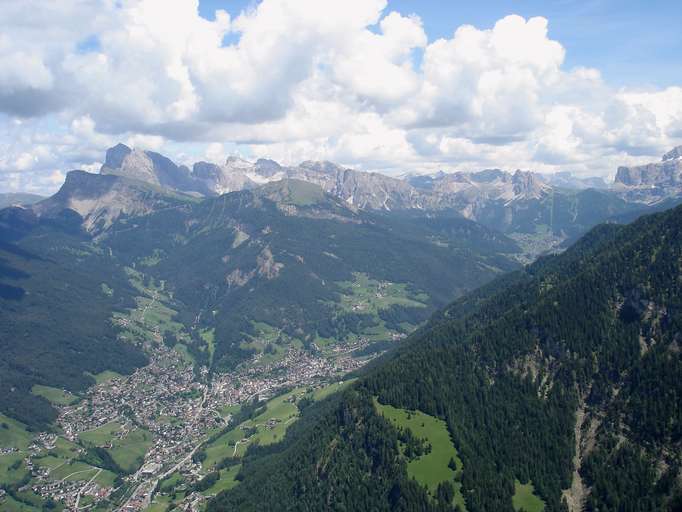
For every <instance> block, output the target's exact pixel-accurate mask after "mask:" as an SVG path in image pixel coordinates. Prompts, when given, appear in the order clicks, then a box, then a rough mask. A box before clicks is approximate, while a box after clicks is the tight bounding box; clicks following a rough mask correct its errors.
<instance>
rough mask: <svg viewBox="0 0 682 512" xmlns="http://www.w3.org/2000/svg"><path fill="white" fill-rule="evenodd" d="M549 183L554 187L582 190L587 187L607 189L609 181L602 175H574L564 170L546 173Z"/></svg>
mask: <svg viewBox="0 0 682 512" xmlns="http://www.w3.org/2000/svg"><path fill="white" fill-rule="evenodd" d="M545 179H546V181H547V183H549V184H550V185H552V186H553V187H559V188H568V189H575V190H582V189H586V188H596V189H600V190H603V189H607V188H609V185H608V183H606V181H604V178H600V177H583V176H574V175H573V174H571V173H570V172H566V171H562V172H556V173H554V174H547V175H545Z"/></svg>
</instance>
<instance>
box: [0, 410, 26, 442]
mask: <svg viewBox="0 0 682 512" xmlns="http://www.w3.org/2000/svg"><path fill="white" fill-rule="evenodd" d="M31 439H32V436H31V433H30V432H29V431H28V430H26V426H25V425H24V424H23V423H19V422H18V421H16V420H14V419H12V418H8V417H7V416H4V415H2V414H0V446H2V447H3V448H16V449H17V450H23V449H26V448H27V447H28V445H29V444H31Z"/></svg>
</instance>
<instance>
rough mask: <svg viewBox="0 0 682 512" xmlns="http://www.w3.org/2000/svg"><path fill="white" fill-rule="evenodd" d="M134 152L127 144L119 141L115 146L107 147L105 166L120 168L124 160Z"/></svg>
mask: <svg viewBox="0 0 682 512" xmlns="http://www.w3.org/2000/svg"><path fill="white" fill-rule="evenodd" d="M131 152H132V149H130V148H129V147H128V146H126V145H125V144H121V143H118V144H116V145H115V146H114V147H112V148H109V149H107V154H106V158H105V160H104V166H103V167H109V168H110V169H119V168H120V167H121V165H123V160H124V159H125V157H127V156H128V155H129V154H130V153H131Z"/></svg>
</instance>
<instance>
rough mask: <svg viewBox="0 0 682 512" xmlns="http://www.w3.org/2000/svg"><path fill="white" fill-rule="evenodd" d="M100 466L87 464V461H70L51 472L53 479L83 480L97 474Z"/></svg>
mask: <svg viewBox="0 0 682 512" xmlns="http://www.w3.org/2000/svg"><path fill="white" fill-rule="evenodd" d="M98 469H99V468H96V467H94V466H91V465H90V464H86V463H85V462H79V461H74V460H72V461H69V462H67V463H66V464H63V465H62V466H59V467H58V468H55V469H53V470H52V471H51V472H50V478H52V479H53V480H70V481H76V482H78V481H81V480H90V479H91V478H92V477H93V476H95V471H97V470H98Z"/></svg>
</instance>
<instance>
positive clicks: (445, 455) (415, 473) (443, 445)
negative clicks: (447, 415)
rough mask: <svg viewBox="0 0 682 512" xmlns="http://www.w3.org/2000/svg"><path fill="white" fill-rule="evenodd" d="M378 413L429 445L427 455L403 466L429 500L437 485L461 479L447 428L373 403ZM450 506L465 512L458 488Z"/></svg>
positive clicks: (415, 413)
mask: <svg viewBox="0 0 682 512" xmlns="http://www.w3.org/2000/svg"><path fill="white" fill-rule="evenodd" d="M375 405H376V407H377V410H378V411H379V413H381V414H382V415H383V416H384V417H385V418H386V419H388V420H389V421H390V422H391V423H393V424H394V425H395V426H396V427H399V428H403V429H409V430H411V431H412V434H413V435H414V436H415V437H417V438H420V439H426V440H427V442H428V443H429V444H430V445H431V451H430V452H429V453H427V454H425V455H422V456H421V457H417V458H415V459H413V460H411V461H409V462H408V463H407V474H408V475H409V476H410V477H412V478H414V479H415V480H417V482H419V483H420V484H422V485H423V486H425V487H426V488H427V489H428V490H429V492H430V493H431V495H432V496H434V495H435V493H436V490H437V488H438V484H440V483H441V482H447V481H449V482H453V483H455V480H459V479H460V478H461V473H462V461H461V460H460V458H459V456H458V454H457V449H456V448H455V445H454V444H452V439H450V433H449V432H448V428H447V425H446V424H445V422H444V421H443V420H441V419H439V418H435V417H433V416H429V415H428V414H424V413H423V412H420V411H408V410H406V409H398V408H395V407H392V406H390V405H382V404H380V403H379V402H377V401H376V400H375ZM450 460H454V461H455V470H452V469H451V468H450V467H449V464H450ZM455 490H456V492H455V498H454V501H453V504H455V505H459V506H460V507H461V508H462V509H463V510H464V509H465V503H464V497H463V496H462V493H461V485H455Z"/></svg>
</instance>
